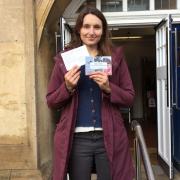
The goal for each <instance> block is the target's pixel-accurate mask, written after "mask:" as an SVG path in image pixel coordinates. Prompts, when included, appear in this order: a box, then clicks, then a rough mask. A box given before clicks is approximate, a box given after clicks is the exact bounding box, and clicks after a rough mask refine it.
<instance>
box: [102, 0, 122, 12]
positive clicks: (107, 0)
mask: <svg viewBox="0 0 180 180" xmlns="http://www.w3.org/2000/svg"><path fill="white" fill-rule="evenodd" d="M101 10H102V12H119V11H122V0H114V1H111V0H103V1H101Z"/></svg>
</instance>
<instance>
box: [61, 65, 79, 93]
mask: <svg viewBox="0 0 180 180" xmlns="http://www.w3.org/2000/svg"><path fill="white" fill-rule="evenodd" d="M79 69H80V67H79V66H74V67H73V68H72V69H71V70H69V71H68V72H67V73H66V74H65V76H64V80H65V84H66V87H67V89H68V91H69V92H73V90H74V89H75V87H76V86H77V83H78V80H79V78H80V73H81V72H80V70H79Z"/></svg>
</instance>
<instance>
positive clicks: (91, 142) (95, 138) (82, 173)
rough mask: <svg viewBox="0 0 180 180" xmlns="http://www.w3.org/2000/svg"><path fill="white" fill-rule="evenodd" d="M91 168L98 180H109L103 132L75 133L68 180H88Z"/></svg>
mask: <svg viewBox="0 0 180 180" xmlns="http://www.w3.org/2000/svg"><path fill="white" fill-rule="evenodd" d="M94 166H95V167H94ZM93 167H94V168H95V170H96V173H97V179H98V180H111V175H110V168H109V161H108V158H107V154H106V150H105V147H104V140H103V132H102V131H91V132H82V133H75V135H74V140H73V145H72V151H71V155H70V161H69V177H70V180H90V179H91V173H92V170H93Z"/></svg>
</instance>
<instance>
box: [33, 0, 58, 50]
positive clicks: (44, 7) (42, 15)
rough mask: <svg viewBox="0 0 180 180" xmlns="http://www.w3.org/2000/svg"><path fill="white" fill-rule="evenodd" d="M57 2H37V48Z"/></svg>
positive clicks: (49, 0) (48, 0)
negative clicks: (47, 20)
mask: <svg viewBox="0 0 180 180" xmlns="http://www.w3.org/2000/svg"><path fill="white" fill-rule="evenodd" d="M54 1H55V0H36V2H35V11H36V28H37V47H39V44H40V40H41V35H42V31H43V28H44V25H45V22H46V19H47V17H48V14H49V12H50V10H51V8H52V5H53V3H54Z"/></svg>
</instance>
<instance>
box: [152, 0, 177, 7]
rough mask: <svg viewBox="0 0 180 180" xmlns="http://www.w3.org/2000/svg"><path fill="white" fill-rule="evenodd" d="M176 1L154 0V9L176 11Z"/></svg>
mask: <svg viewBox="0 0 180 180" xmlns="http://www.w3.org/2000/svg"><path fill="white" fill-rule="evenodd" d="M176 1H177V0H155V9H176V8H177V7H176Z"/></svg>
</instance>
